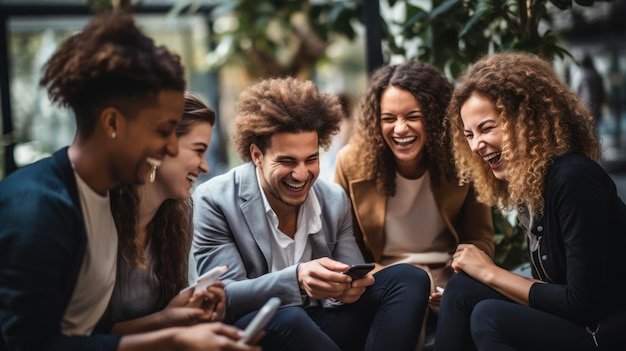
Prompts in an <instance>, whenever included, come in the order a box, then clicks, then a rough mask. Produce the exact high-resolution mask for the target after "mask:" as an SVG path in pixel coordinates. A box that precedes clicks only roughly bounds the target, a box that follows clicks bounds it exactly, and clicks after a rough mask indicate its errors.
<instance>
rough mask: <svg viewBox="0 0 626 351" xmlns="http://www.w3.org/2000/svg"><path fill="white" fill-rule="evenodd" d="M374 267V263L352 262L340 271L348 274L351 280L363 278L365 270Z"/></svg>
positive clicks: (367, 270)
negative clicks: (348, 266)
mask: <svg viewBox="0 0 626 351" xmlns="http://www.w3.org/2000/svg"><path fill="white" fill-rule="evenodd" d="M374 267H375V265H374V264H373V263H361V264H353V265H351V266H350V268H348V269H346V270H345V271H343V272H342V273H343V274H347V275H349V276H350V278H352V280H357V279H361V278H363V277H364V276H365V275H366V274H367V272H369V271H371V270H372V269H374Z"/></svg>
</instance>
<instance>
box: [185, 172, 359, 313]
mask: <svg viewBox="0 0 626 351" xmlns="http://www.w3.org/2000/svg"><path fill="white" fill-rule="evenodd" d="M255 172H256V166H255V165H254V163H252V162H248V163H246V164H243V165H241V166H238V167H235V168H234V169H232V170H230V171H229V172H228V173H226V174H223V175H220V176H218V177H215V178H213V179H210V180H209V181H207V182H206V183H204V184H201V185H200V186H198V188H197V189H196V190H195V193H194V215H193V222H194V227H195V231H194V238H193V247H192V253H193V255H194V258H195V261H196V265H197V269H198V275H200V274H202V273H204V272H206V271H208V270H209V269H211V268H213V267H215V266H219V265H227V266H228V272H227V273H226V274H224V276H223V277H222V280H223V281H224V283H225V284H226V296H227V313H226V321H227V322H233V321H235V320H237V319H239V318H240V317H242V316H244V315H245V314H247V313H250V312H252V311H256V310H258V309H259V308H261V306H262V305H263V304H264V303H265V302H266V301H267V300H268V299H269V298H270V297H273V296H276V297H278V298H280V300H281V301H282V305H283V306H285V305H302V304H303V300H302V296H301V294H300V288H299V284H298V280H297V277H296V268H297V265H293V266H290V267H287V268H285V269H282V270H280V271H277V272H269V267H271V262H272V249H271V245H270V242H269V238H270V235H272V234H271V229H270V224H269V223H268V221H267V218H266V216H265V209H264V206H263V198H262V196H261V193H260V190H259V185H258V182H257V178H256V175H255ZM312 191H315V194H316V195H317V198H318V200H319V202H320V207H321V211H322V214H321V216H322V229H321V230H320V231H319V232H318V233H315V234H311V235H309V236H308V240H309V243H310V245H311V248H312V256H313V259H316V258H320V257H329V258H332V259H334V260H337V261H340V262H343V263H346V264H355V263H363V262H364V260H363V256H362V255H361V252H360V251H359V248H358V246H357V244H356V241H355V239H354V235H353V232H352V214H351V208H350V201H349V200H348V198H347V196H346V194H345V192H344V191H343V189H341V187H339V185H337V184H334V183H328V182H324V181H322V180H319V179H318V180H317V181H316V182H315V184H314V185H313V188H312ZM322 303H323V305H325V306H329V305H332V303H331V302H330V301H323V302H322Z"/></svg>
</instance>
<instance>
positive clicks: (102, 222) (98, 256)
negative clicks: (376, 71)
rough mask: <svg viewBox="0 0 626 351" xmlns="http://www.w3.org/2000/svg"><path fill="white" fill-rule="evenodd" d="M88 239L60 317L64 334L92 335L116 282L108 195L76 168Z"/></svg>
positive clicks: (114, 240)
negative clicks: (92, 186) (97, 189)
mask: <svg viewBox="0 0 626 351" xmlns="http://www.w3.org/2000/svg"><path fill="white" fill-rule="evenodd" d="M74 175H75V177H76V184H77V186H78V196H79V198H80V205H81V209H82V211H83V217H84V219H85V227H86V230H87V243H86V247H85V256H84V258H83V264H82V266H81V268H80V272H79V273H78V279H77V280H76V286H75V287H74V292H73V293H72V298H71V299H70V303H69V304H68V306H67V310H66V311H65V314H64V315H63V320H62V321H61V331H62V333H63V334H65V335H68V336H69V335H89V334H91V332H92V331H93V328H94V326H95V325H96V323H97V322H98V320H99V319H100V317H101V316H102V314H103V313H104V311H105V310H106V307H107V305H108V303H109V299H110V298H111V293H112V292H113V287H114V286H115V275H116V269H117V229H116V228H115V222H114V221H113V215H112V214H111V207H110V204H109V195H108V194H107V195H106V196H100V195H99V194H97V193H96V192H94V191H93V190H92V189H91V188H90V187H89V186H88V185H87V184H86V183H85V182H84V181H83V180H82V179H81V178H80V176H78V174H77V173H76V172H74Z"/></svg>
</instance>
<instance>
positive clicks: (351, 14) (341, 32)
mask: <svg viewBox="0 0 626 351" xmlns="http://www.w3.org/2000/svg"><path fill="white" fill-rule="evenodd" d="M193 4H195V5H196V6H197V5H198V4H208V5H211V6H214V8H213V10H212V13H211V17H212V20H213V21H215V27H216V30H215V37H216V38H217V39H216V41H215V42H214V46H215V50H213V51H212V53H211V54H210V55H209V57H208V63H209V65H210V66H212V67H213V68H216V67H219V66H221V65H223V64H225V63H226V62H230V61H231V60H232V59H236V60H239V62H241V63H242V64H243V65H245V66H246V68H247V70H248V72H249V73H251V74H252V75H253V76H256V77H268V76H285V75H291V76H299V75H308V74H309V73H310V71H311V69H312V68H313V65H314V64H315V62H317V61H318V60H319V59H321V58H324V57H325V56H326V52H325V50H326V48H327V47H328V46H329V45H330V44H331V43H332V42H333V41H334V40H335V39H336V38H337V37H338V36H343V37H346V38H348V39H349V40H353V39H354V38H355V37H356V35H357V33H356V30H355V25H356V23H357V22H356V21H358V20H360V18H361V12H362V5H361V1H360V0H345V1H333V0H307V1H302V0H181V1H180V2H179V4H178V6H177V7H176V8H175V9H173V10H172V13H173V14H175V13H177V12H180V11H182V10H183V9H184V8H185V7H186V6H189V5H193ZM218 22H220V23H218ZM218 24H221V25H218ZM218 27H219V28H218Z"/></svg>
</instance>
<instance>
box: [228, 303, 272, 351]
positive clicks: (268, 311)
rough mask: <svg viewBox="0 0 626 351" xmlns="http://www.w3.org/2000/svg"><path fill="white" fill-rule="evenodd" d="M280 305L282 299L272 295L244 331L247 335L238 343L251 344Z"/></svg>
mask: <svg viewBox="0 0 626 351" xmlns="http://www.w3.org/2000/svg"><path fill="white" fill-rule="evenodd" d="M278 307H280V299H279V298H277V297H272V298H271V299H269V300H267V302H266V303H265V305H263V307H261V309H260V310H259V313H257V314H256V316H254V318H253V319H252V321H251V322H250V324H248V326H247V327H246V330H245V331H244V334H245V336H244V337H243V338H241V339H239V341H238V343H240V344H250V342H252V340H254V337H255V336H256V335H257V334H258V333H259V332H260V331H261V330H263V328H265V326H266V325H267V323H268V322H269V321H270V320H271V319H272V317H274V314H275V313H276V310H278Z"/></svg>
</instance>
